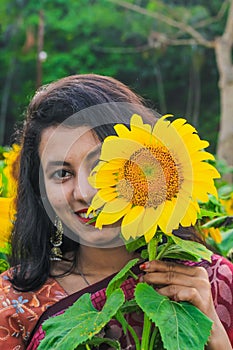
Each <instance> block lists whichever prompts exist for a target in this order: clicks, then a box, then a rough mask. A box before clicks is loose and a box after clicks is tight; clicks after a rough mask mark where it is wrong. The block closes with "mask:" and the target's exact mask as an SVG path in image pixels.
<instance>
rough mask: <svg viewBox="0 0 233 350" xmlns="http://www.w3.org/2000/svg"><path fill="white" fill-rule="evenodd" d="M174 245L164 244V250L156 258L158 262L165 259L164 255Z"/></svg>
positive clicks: (170, 243)
mask: <svg viewBox="0 0 233 350" xmlns="http://www.w3.org/2000/svg"><path fill="white" fill-rule="evenodd" d="M172 244H173V243H172V242H171V241H170V242H167V243H165V244H163V248H162V249H161V251H160V252H159V253H158V255H157V256H156V260H159V259H161V258H162V257H163V255H164V253H165V252H166V250H167V249H168V248H169V247H170V246H171V245H172Z"/></svg>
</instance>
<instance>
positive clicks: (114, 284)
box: [106, 259, 139, 297]
mask: <svg viewBox="0 0 233 350" xmlns="http://www.w3.org/2000/svg"><path fill="white" fill-rule="evenodd" d="M138 261H139V259H133V260H130V261H129V262H128V263H127V264H126V265H125V266H124V267H123V268H122V269H121V270H120V271H119V272H118V273H117V274H116V276H114V277H113V279H112V280H111V281H110V282H109V284H108V287H107V289H106V295H107V297H109V296H110V295H111V294H112V292H113V291H114V290H115V289H118V288H119V287H120V286H121V284H122V283H123V282H124V281H125V280H126V279H127V277H128V276H130V275H133V273H132V272H131V271H130V269H131V268H132V267H133V266H134V265H136V264H137V262H138Z"/></svg>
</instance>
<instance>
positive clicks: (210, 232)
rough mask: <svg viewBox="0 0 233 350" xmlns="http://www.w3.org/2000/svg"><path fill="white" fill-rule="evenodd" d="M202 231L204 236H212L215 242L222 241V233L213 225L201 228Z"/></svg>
mask: <svg viewBox="0 0 233 350" xmlns="http://www.w3.org/2000/svg"><path fill="white" fill-rule="evenodd" d="M202 231H203V234H204V236H205V238H207V237H208V236H210V237H211V238H213V240H214V241H215V242H216V243H221V242H222V235H221V232H220V230H219V228H215V227H209V228H203V229H202Z"/></svg>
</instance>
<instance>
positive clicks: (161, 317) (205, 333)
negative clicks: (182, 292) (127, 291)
mask: <svg viewBox="0 0 233 350" xmlns="http://www.w3.org/2000/svg"><path fill="white" fill-rule="evenodd" d="M135 298H136V301H137V303H138V305H139V306H140V307H141V309H142V310H143V312H145V313H146V315H147V316H148V317H149V319H150V320H152V321H153V322H154V323H155V324H156V326H157V327H158V329H159V332H160V334H161V337H162V341H163V345H164V348H165V349H167V350H183V349H192V350H202V349H204V346H205V344H206V343H207V341H208V338H209V336H210V331H211V327H212V321H211V320H210V319H209V318H208V317H206V316H205V315H204V314H203V313H202V312H201V311H200V310H198V309H197V308H196V307H195V306H193V305H191V304H189V303H187V302H180V303H177V302H174V301H171V300H170V299H169V298H167V297H166V296H162V295H160V294H159V293H157V292H156V291H155V290H154V288H153V287H151V286H149V285H148V284H146V283H139V284H138V285H137V286H136V289H135Z"/></svg>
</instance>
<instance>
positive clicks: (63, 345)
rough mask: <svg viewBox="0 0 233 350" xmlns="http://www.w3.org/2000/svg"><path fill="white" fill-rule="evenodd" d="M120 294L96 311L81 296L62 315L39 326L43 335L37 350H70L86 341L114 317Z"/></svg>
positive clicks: (122, 301)
mask: <svg viewBox="0 0 233 350" xmlns="http://www.w3.org/2000/svg"><path fill="white" fill-rule="evenodd" d="M124 300H125V298H124V293H123V291H122V290H121V289H117V290H115V291H113V292H112V294H111V295H110V296H109V298H108V299H107V301H106V303H105V305H104V307H103V309H102V310H101V311H98V310H96V309H95V308H94V306H93V305H92V302H91V298H90V294H89V293H86V294H84V295H82V296H81V297H80V298H79V299H78V300H77V301H76V302H75V303H74V304H73V305H72V306H71V307H70V308H69V309H67V310H66V311H65V313H64V314H62V315H59V316H56V317H51V318H50V319H48V320H47V321H45V323H44V324H43V330H44V331H45V333H46V336H45V338H44V339H43V340H42V342H41V344H40V346H39V348H38V349H39V350H51V349H53V350H73V349H76V348H77V346H78V345H80V344H82V343H84V342H86V341H88V340H90V339H92V338H93V336H94V335H96V334H98V333H99V332H100V331H101V329H102V328H103V327H104V326H105V325H106V324H107V323H108V322H109V321H110V320H111V318H112V317H113V316H114V315H115V314H116V313H117V311H118V309H119V308H120V307H121V305H122V304H123V303H124Z"/></svg>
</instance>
